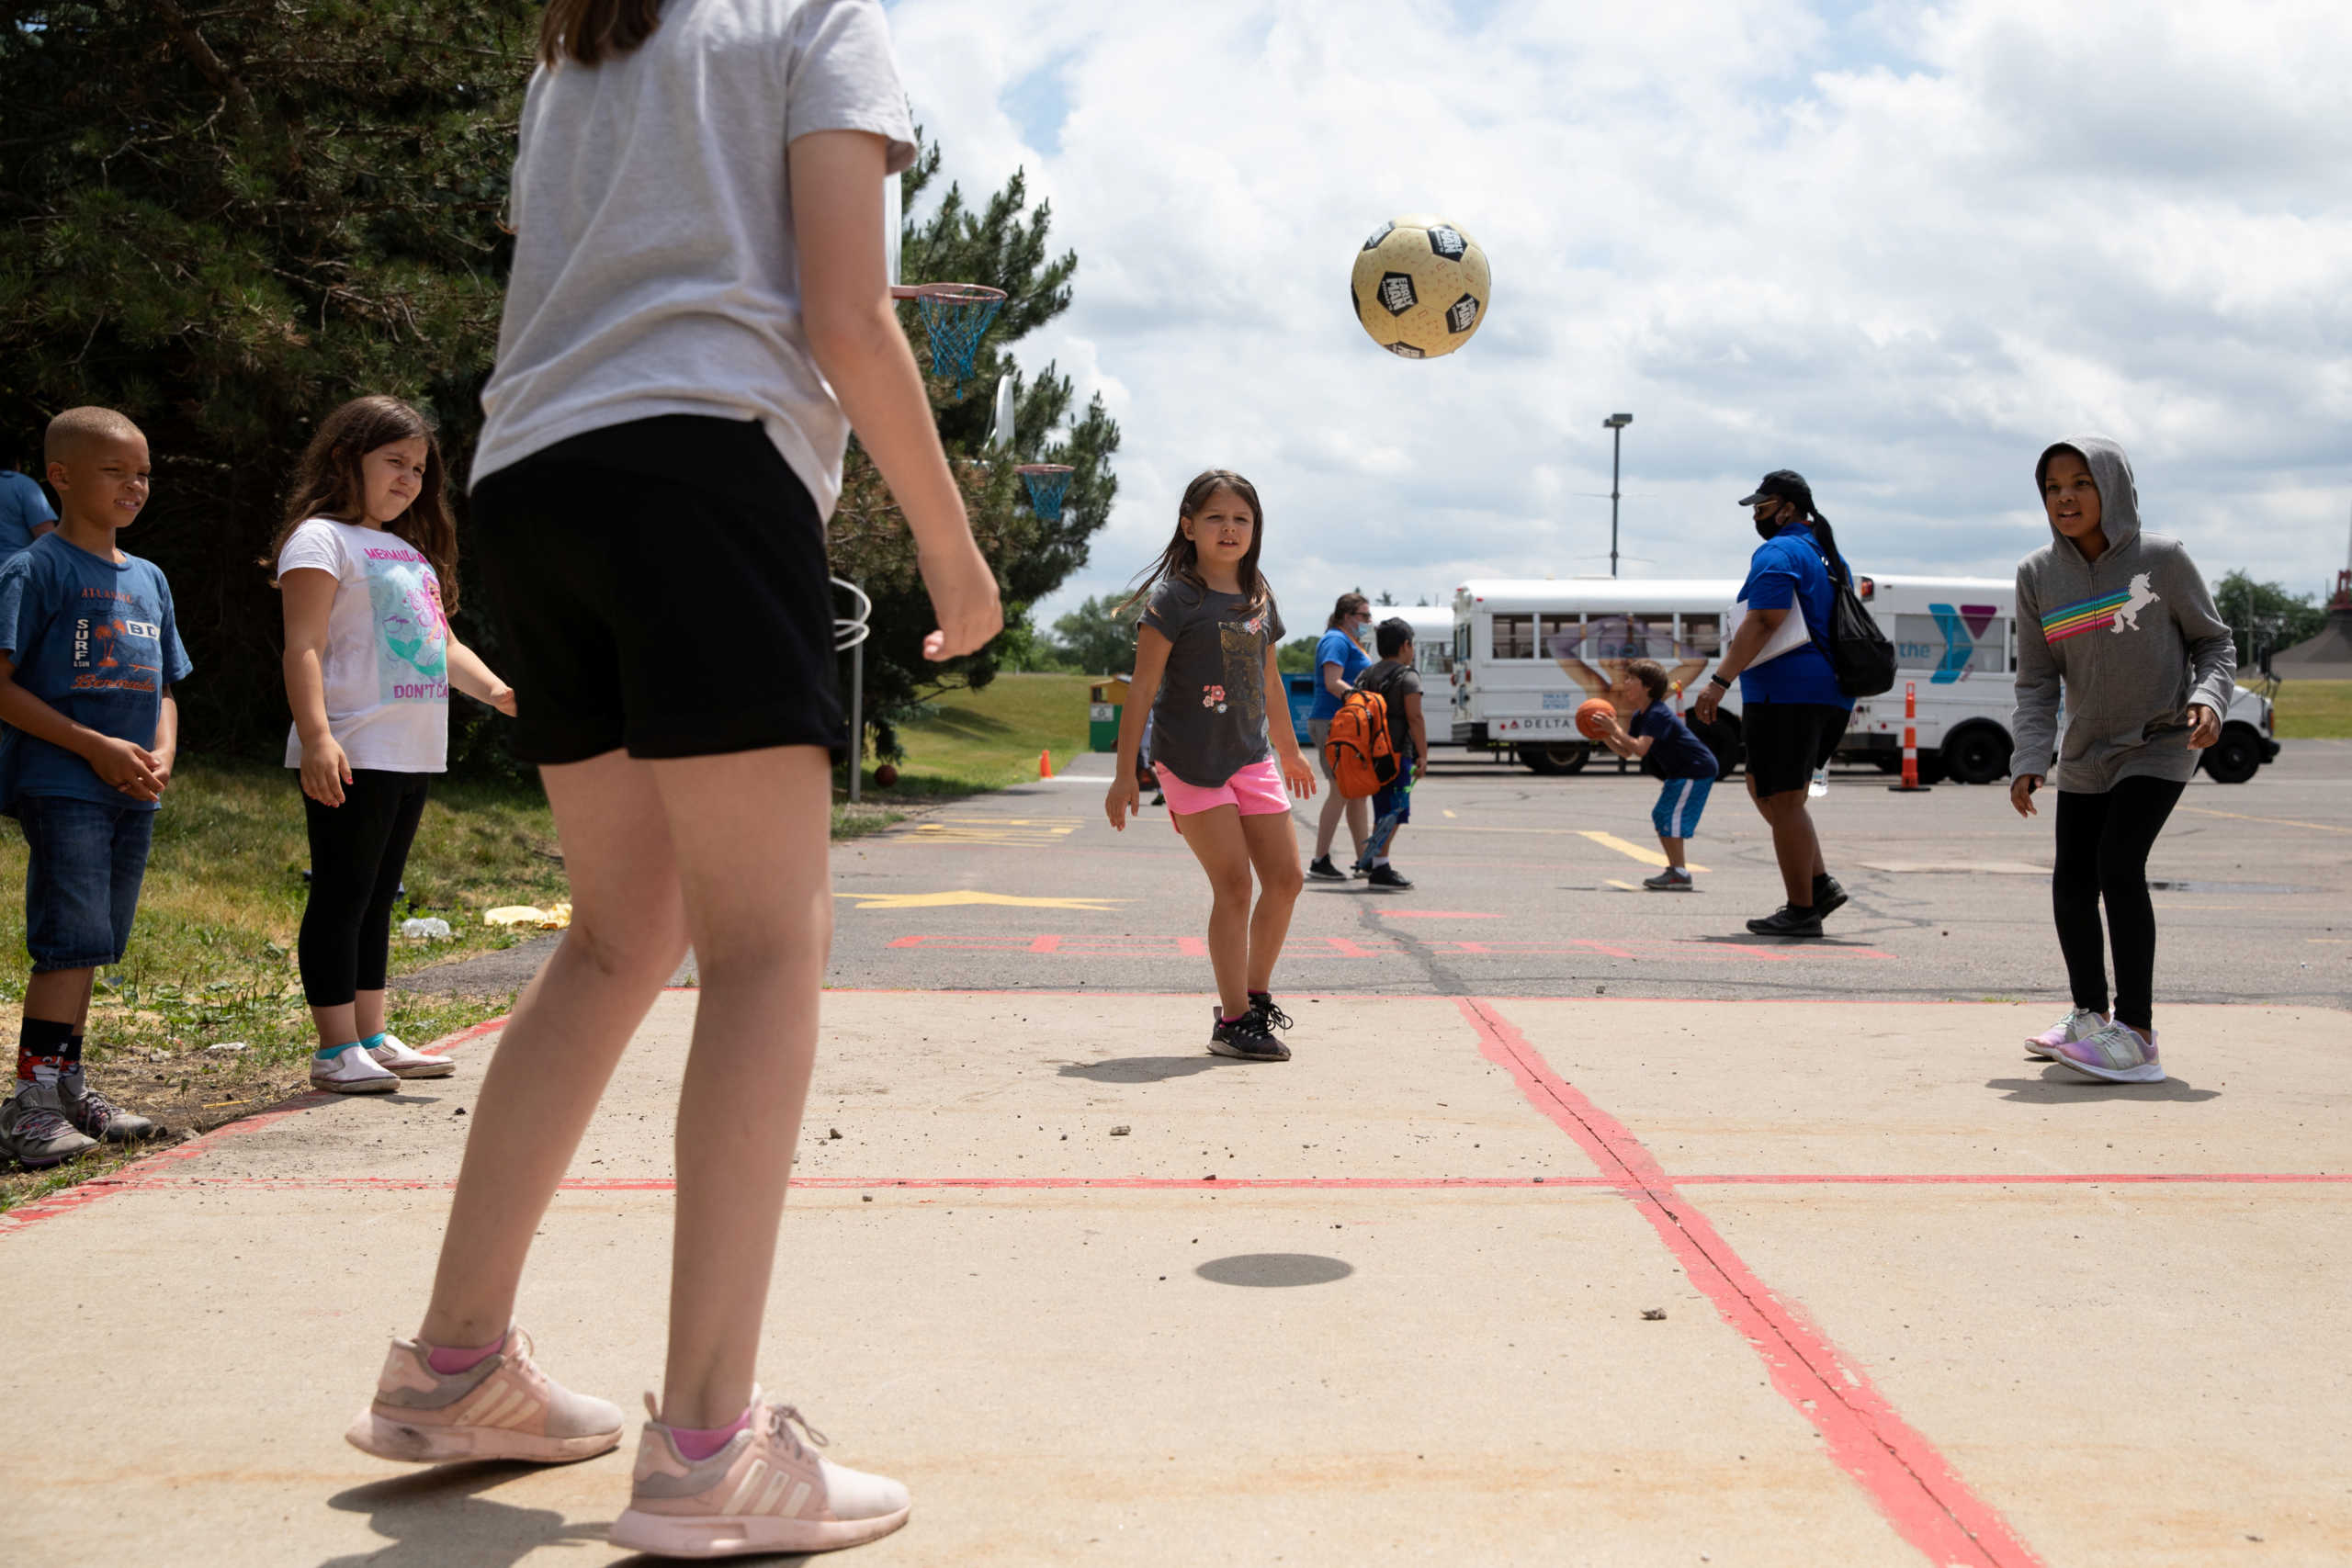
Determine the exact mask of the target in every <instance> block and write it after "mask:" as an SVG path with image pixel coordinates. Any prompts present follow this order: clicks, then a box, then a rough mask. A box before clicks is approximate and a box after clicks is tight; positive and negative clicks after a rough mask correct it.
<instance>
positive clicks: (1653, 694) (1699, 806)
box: [1598, 659, 1717, 893]
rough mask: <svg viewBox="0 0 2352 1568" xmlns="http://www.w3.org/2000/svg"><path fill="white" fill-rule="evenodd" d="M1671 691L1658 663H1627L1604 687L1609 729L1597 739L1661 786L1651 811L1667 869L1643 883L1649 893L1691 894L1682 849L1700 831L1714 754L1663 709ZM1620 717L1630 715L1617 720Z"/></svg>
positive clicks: (1712, 776)
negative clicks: (1607, 690) (1614, 681)
mask: <svg viewBox="0 0 2352 1568" xmlns="http://www.w3.org/2000/svg"><path fill="white" fill-rule="evenodd" d="M1670 689H1671V688H1670V687H1669V686H1668V682H1667V679H1666V667H1665V666H1664V665H1661V664H1660V663H1658V661H1657V660H1655V659H1634V660H1627V661H1626V664H1625V673H1624V674H1623V675H1621V676H1619V677H1618V678H1617V682H1616V684H1614V685H1612V686H1611V687H1610V688H1609V700H1610V702H1611V705H1612V711H1611V712H1608V713H1605V714H1602V715H1600V718H1601V719H1602V720H1603V722H1605V723H1606V724H1607V725H1608V728H1607V729H1606V730H1604V731H1603V732H1602V733H1601V734H1600V736H1599V737H1598V739H1600V743H1601V744H1602V745H1603V746H1606V747H1608V748H1609V749H1610V750H1611V751H1614V752H1616V753H1617V755H1619V756H1620V757H1624V758H1629V759H1631V760H1632V761H1637V762H1639V763H1641V764H1642V772H1644V773H1648V774H1650V775H1651V776H1652V777H1653V778H1659V779H1663V780H1665V781H1666V782H1665V784H1664V786H1663V787H1661V788H1660V789H1659V791H1658V795H1657V805H1656V806H1654V807H1650V824H1651V826H1653V827H1655V828H1656V829H1657V843H1658V848H1659V849H1661V850H1663V851H1664V852H1666V869H1665V870H1664V871H1661V872H1659V873H1658V874H1657V875H1656V876H1652V877H1645V878H1644V879H1643V882H1642V886H1645V887H1646V888H1648V889H1649V890H1650V891H1651V892H1653V893H1688V892H1690V891H1691V886H1692V885H1691V869H1690V867H1688V866H1687V865H1685V864H1683V863H1682V845H1683V841H1684V840H1687V839H1689V838H1690V837H1691V835H1692V834H1694V833H1696V832H1697V831H1698V830H1699V814H1700V813H1701V812H1702V811H1704V810H1706V808H1707V792H1708V791H1709V790H1711V789H1713V787H1714V785H1715V773H1716V772H1717V766H1716V762H1715V754H1714V753H1713V751H1710V750H1707V743H1706V742H1705V741H1703V740H1702V739H1699V738H1698V737H1697V736H1696V735H1693V734H1692V733H1691V727H1690V726H1689V725H1687V724H1685V723H1683V722H1682V720H1681V719H1680V718H1679V716H1677V715H1676V714H1675V712H1674V710H1673V709H1672V708H1669V707H1668V706H1667V705H1666V698H1667V694H1668V691H1669V690H1670ZM1620 714H1630V715H1632V718H1631V719H1630V720H1621V719H1620V718H1619V715H1620Z"/></svg>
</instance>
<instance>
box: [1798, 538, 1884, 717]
mask: <svg viewBox="0 0 2352 1568" xmlns="http://www.w3.org/2000/svg"><path fill="white" fill-rule="evenodd" d="M1815 548H1816V549H1819V548H1820V547H1819V546H1818V545H1815ZM1821 564H1822V565H1823V566H1824V567H1826V569H1827V570H1828V572H1829V626H1828V629H1827V635H1826V636H1824V635H1823V628H1821V627H1819V626H1808V627H1807V628H1806V630H1807V631H1808V632H1810V633H1811V634H1812V637H1813V641H1814V646H1815V647H1816V648H1819V649H1821V651H1822V652H1823V654H1825V655H1826V656H1827V658H1828V660H1829V668H1830V670H1831V671H1833V672H1834V673H1835V674H1836V675H1837V677H1838V690H1839V691H1841V692H1843V693H1845V694H1847V695H1848V696H1849V697H1874V696H1877V695H1878V694H1880V693H1881V692H1884V691H1888V690H1891V689H1892V688H1893V687H1894V644H1893V643H1892V642H1889V641H1888V640H1887V637H1886V634H1885V633H1884V632H1883V631H1881V630H1879V629H1878V622H1877V621H1875V620H1874V619H1872V618H1871V612H1870V607H1869V606H1868V605H1866V604H1863V603H1862V601H1861V597H1860V595H1859V594H1857V593H1856V592H1854V581H1853V578H1852V577H1851V576H1850V575H1849V573H1848V572H1847V571H1845V570H1843V569H1844V567H1845V562H1844V560H1843V559H1842V558H1839V557H1838V556H1837V555H1836V554H1835V553H1834V552H1831V551H1827V550H1823V551H1822V555H1821Z"/></svg>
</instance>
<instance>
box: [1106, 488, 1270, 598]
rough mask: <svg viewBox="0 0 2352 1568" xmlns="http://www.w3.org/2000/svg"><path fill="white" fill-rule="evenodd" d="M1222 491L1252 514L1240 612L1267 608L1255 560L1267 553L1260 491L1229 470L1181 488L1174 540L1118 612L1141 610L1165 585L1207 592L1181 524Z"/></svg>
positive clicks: (1241, 572) (1239, 571)
mask: <svg viewBox="0 0 2352 1568" xmlns="http://www.w3.org/2000/svg"><path fill="white" fill-rule="evenodd" d="M1221 490H1225V491H1232V492H1233V493H1234V494H1235V495H1237V496H1238V497H1240V498H1241V500H1242V501H1243V502H1246V503H1247V504H1248V506H1249V508H1250V519H1251V527H1250V550H1249V553H1248V554H1246V555H1244V556H1243V557H1242V558H1241V564H1240V566H1239V567H1238V569H1237V575H1238V576H1239V578H1240V579H1241V597H1242V601H1243V603H1242V608H1243V609H1245V610H1250V611H1254V610H1256V609H1257V608H1258V607H1259V606H1261V605H1262V604H1265V602H1266V600H1267V598H1268V596H1269V594H1270V593H1271V592H1272V591H1271V590H1269V589H1268V588H1267V586H1266V579H1265V575H1264V573H1262V572H1261V571H1260V570H1258V554H1259V552H1260V551H1261V550H1262V549H1264V548H1265V547H1266V509H1265V508H1264V507H1262V506H1261V505H1259V504H1258V487H1257V486H1255V485H1253V484H1251V483H1250V481H1249V480H1248V479H1243V478H1242V477H1241V476H1240V475H1239V474H1237V473H1235V472H1234V471H1233V470H1232V469H1231V468H1204V469H1203V470H1202V471H1201V473H1200V474H1199V475H1198V476H1197V477H1196V478H1195V479H1193V482H1192V483H1191V484H1188V485H1186V486H1185V487H1184V499H1183V500H1182V501H1181V502H1177V504H1176V535H1175V537H1173V538H1171V539H1170V540H1169V541H1168V547H1167V548H1166V549H1164V550H1162V551H1160V552H1159V559H1158V560H1156V561H1153V562H1152V563H1151V565H1150V566H1149V567H1148V568H1146V569H1145V570H1144V572H1143V574H1142V575H1141V576H1139V577H1137V578H1136V587H1135V590H1134V592H1131V593H1129V594H1128V595H1127V598H1126V602H1125V604H1121V605H1120V606H1119V608H1120V609H1122V610H1125V609H1127V608H1129V607H1130V606H1132V605H1136V604H1142V603H1143V602H1145V601H1146V600H1148V599H1149V598H1150V597H1151V593H1152V590H1154V589H1156V588H1158V587H1159V585H1160V584H1161V583H1163V582H1189V583H1191V584H1192V585H1193V587H1195V588H1197V589H1199V590H1201V592H1204V593H1205V592H1208V586H1209V585H1208V582H1207V581H1206V580H1205V579H1204V578H1203V577H1202V576H1201V552H1200V551H1199V549H1197V548H1196V547H1194V546H1193V541H1192V539H1191V538H1190V537H1188V536H1186V535H1185V533H1184V524H1185V521H1186V520H1187V519H1190V518H1194V517H1198V516H1199V515H1200V514H1201V513H1202V512H1203V511H1204V510H1205V509H1206V508H1207V506H1208V503H1209V502H1210V501H1211V499H1212V498H1214V497H1215V496H1216V492H1217V491H1221Z"/></svg>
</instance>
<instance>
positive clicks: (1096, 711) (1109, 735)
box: [1086, 675, 1127, 751]
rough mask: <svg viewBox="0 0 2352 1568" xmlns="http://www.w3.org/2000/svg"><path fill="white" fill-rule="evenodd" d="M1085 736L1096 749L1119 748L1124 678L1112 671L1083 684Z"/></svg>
mask: <svg viewBox="0 0 2352 1568" xmlns="http://www.w3.org/2000/svg"><path fill="white" fill-rule="evenodd" d="M1086 694H1087V707H1086V739H1087V744H1088V745H1090V746H1091V747H1092V748H1093V749H1094V750H1097V751H1115V750H1118V749H1119V721H1120V717H1121V716H1122V715H1124V714H1125V712H1126V707H1127V678H1126V677H1125V675H1112V676H1108V677H1105V678H1104V679H1103V680H1100V681H1097V682H1094V683H1093V684H1091V686H1089V687H1088V688H1087V693H1086Z"/></svg>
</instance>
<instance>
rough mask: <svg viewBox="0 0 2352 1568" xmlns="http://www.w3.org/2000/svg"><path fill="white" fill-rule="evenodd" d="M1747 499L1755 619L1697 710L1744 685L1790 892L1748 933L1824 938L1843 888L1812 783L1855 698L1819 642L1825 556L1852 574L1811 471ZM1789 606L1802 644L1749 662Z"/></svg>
mask: <svg viewBox="0 0 2352 1568" xmlns="http://www.w3.org/2000/svg"><path fill="white" fill-rule="evenodd" d="M1740 504H1741V505H1742V506H1751V507H1754V508H1755V509H1756V511H1755V521H1756V532H1757V534H1758V536H1760V537H1761V538H1762V539H1763V541H1764V542H1763V543H1762V544H1761V545H1759V546H1758V547H1757V550H1756V554H1755V555H1754V556H1753V557H1751V558H1749V560H1748V565H1747V581H1746V582H1744V583H1742V584H1740V589H1739V598H1740V602H1741V603H1742V604H1746V605H1747V615H1746V616H1745V617H1744V618H1743V619H1742V620H1741V621H1740V624H1739V630H1738V631H1737V632H1736V633H1735V634H1734V635H1733V637H1732V639H1731V646H1730V647H1729V648H1726V649H1724V657H1723V662H1722V663H1721V664H1719V665H1717V666H1716V668H1715V672H1714V674H1713V675H1712V676H1710V677H1708V680H1707V684H1706V685H1705V686H1704V687H1703V688H1702V690H1701V691H1700V694H1699V700H1698V702H1697V703H1696V704H1695V705H1693V709H1694V711H1695V712H1696V713H1697V715H1698V716H1699V719H1700V721H1701V722H1702V723H1707V724H1712V723H1713V722H1714V717H1715V705H1716V704H1718V703H1719V702H1721V701H1722V700H1723V694H1724V693H1725V692H1727V691H1729V690H1730V689H1731V683H1732V682H1733V681H1734V680H1737V681H1738V682H1739V702H1740V713H1739V727H1740V739H1741V741H1742V742H1743V743H1744V744H1745V745H1746V747H1747V793H1748V795H1749V796H1750V797H1751V798H1752V799H1754V800H1755V802H1756V809H1757V810H1758V812H1759V813H1761V814H1762V815H1763V818H1764V820H1765V821H1766V822H1767V823H1768V824H1770V827H1771V829H1772V853H1773V855H1774V857H1775V858H1776V859H1778V860H1779V862H1780V863H1781V886H1782V888H1783V889H1785V890H1786V892H1787V894H1788V902H1787V903H1786V904H1784V905H1782V906H1781V908H1779V909H1777V910H1775V911H1774V912H1773V913H1771V914H1770V915H1765V916H1762V917H1760V918H1759V919H1753V920H1750V921H1748V922H1747V929H1748V930H1749V931H1754V932H1755V933H1756V934H1757V935H1758V936H1795V937H1807V936H1819V935H1820V934H1821V919H1822V917H1823V916H1825V915H1826V914H1828V913H1829V912H1830V911H1831V910H1833V909H1836V908H1838V907H1839V906H1840V905H1842V904H1844V903H1845V902H1846V890H1845V889H1844V888H1842V887H1840V886H1838V879H1837V878H1836V877H1834V876H1832V875H1830V874H1829V871H1828V867H1827V866H1826V865H1825V864H1824V863H1823V862H1822V858H1821V839H1820V837H1819V835H1818V834H1816V833H1815V831H1814V828H1813V814H1812V812H1811V811H1810V810H1809V809H1808V807H1807V796H1806V794H1805V785H1806V784H1808V783H1810V782H1811V780H1812V778H1813V773H1814V770H1815V769H1816V768H1821V767H1826V766H1827V765H1828V762H1829V759H1830V756H1831V754H1832V753H1834V752H1835V751H1836V750H1838V742H1839V741H1840V740H1842V739H1845V736H1846V723H1847V721H1848V720H1849V718H1851V717H1852V716H1853V712H1854V699H1853V698H1851V697H1849V696H1848V695H1846V694H1845V693H1843V692H1841V691H1839V690H1838V673H1837V671H1836V670H1835V669H1833V668H1832V667H1831V665H1830V662H1829V655H1828V653H1827V651H1826V649H1825V647H1824V645H1823V643H1822V640H1821V639H1822V638H1823V637H1825V636H1826V634H1827V632H1828V628H1829V613H1830V607H1831V603H1832V600H1833V597H1834V595H1835V590H1834V588H1833V587H1832V585H1831V581H1830V568H1829V564H1828V563H1829V562H1830V561H1832V560H1835V561H1836V562H1837V563H1838V565H1837V570H1838V574H1839V575H1840V576H1845V575H1847V572H1846V563H1845V560H1844V558H1842V557H1840V556H1839V555H1838V536H1836V535H1835V534H1833V533H1831V532H1830V531H1829V520H1828V519H1827V518H1826V517H1824V516H1822V515H1821V513H1819V512H1818V511H1816V510H1815V508H1814V504H1813V489H1812V487H1811V486H1810V485H1808V484H1806V483H1805V481H1804V475H1802V474H1799V473H1795V472H1792V471H1791V470H1790V469H1787V468H1776V469H1774V470H1773V471H1772V472H1771V473H1769V474H1767V475H1765V476H1764V482H1763V483H1761V484H1759V485H1758V486H1757V487H1756V493H1755V494H1753V495H1750V496H1747V497H1745V498H1743V499H1742V500H1741V502H1740ZM1792 609H1793V610H1796V611H1799V612H1801V613H1802V614H1803V615H1804V626H1805V630H1806V633H1807V636H1806V638H1805V640H1804V641H1803V642H1801V643H1799V644H1797V645H1796V646H1795V647H1794V648H1792V649H1789V650H1788V651H1787V652H1785V653H1781V654H1778V655H1775V656H1774V657H1773V658H1771V659H1770V660H1766V661H1764V662H1763V663H1761V664H1755V663H1753V660H1755V658H1756V655H1757V654H1758V653H1759V652H1761V651H1762V650H1763V648H1764V645H1765V643H1766V642H1767V641H1769V640H1770V637H1771V636H1772V633H1773V632H1774V631H1776V630H1778V629H1779V627H1780V626H1781V622H1782V621H1784V620H1785V619H1787V618H1788V615H1789V614H1790V612H1791V611H1792Z"/></svg>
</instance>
